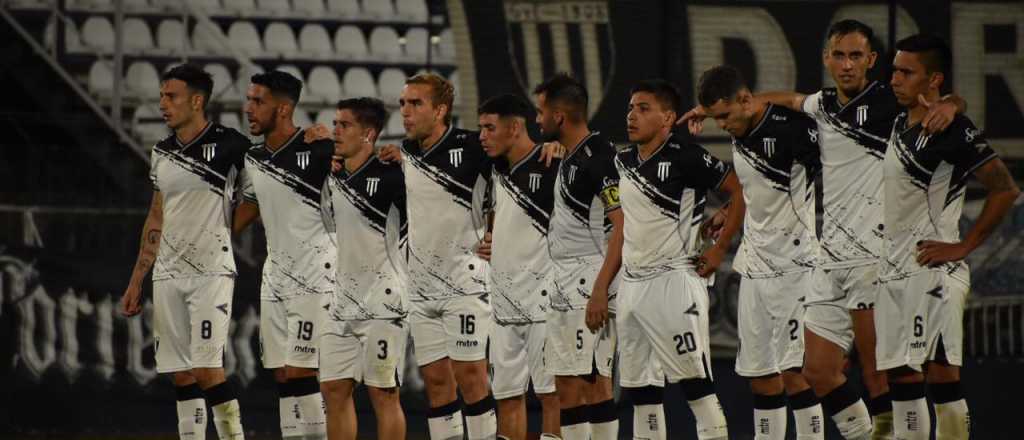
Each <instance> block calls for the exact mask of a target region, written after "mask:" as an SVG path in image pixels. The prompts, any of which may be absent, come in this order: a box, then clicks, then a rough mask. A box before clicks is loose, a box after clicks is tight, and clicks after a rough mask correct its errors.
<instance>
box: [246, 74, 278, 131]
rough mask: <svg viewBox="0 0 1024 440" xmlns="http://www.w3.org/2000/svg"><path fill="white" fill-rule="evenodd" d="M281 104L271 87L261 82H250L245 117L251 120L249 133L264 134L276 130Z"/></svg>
mask: <svg viewBox="0 0 1024 440" xmlns="http://www.w3.org/2000/svg"><path fill="white" fill-rule="evenodd" d="M278 111H279V105H278V102H277V99H276V98H274V96H273V95H272V94H271V93H270V89H268V88H267V87H266V86H263V85H260V84H250V85H249V90H248V92H246V94H245V118H246V119H248V120H249V134H251V135H254V136H263V135H264V134H266V133H270V132H271V131H274V127H275V126H276V125H277V115H278Z"/></svg>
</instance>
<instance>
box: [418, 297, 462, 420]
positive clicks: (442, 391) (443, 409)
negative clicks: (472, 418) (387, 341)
mask: <svg viewBox="0 0 1024 440" xmlns="http://www.w3.org/2000/svg"><path fill="white" fill-rule="evenodd" d="M438 303H440V301H437V300H435V301H413V302H411V303H410V305H411V313H410V315H409V324H410V327H411V330H412V341H413V345H414V346H415V350H414V351H415V353H416V363H417V364H419V367H420V375H421V377H422V378H423V387H424V390H425V391H426V393H427V405H428V408H427V425H428V428H429V430H430V438H431V440H450V439H462V437H463V432H464V430H465V429H464V427H463V424H462V403H461V402H460V401H459V400H458V395H457V394H456V388H455V373H454V372H453V371H452V365H451V360H450V359H449V358H448V348H447V341H448V335H447V334H446V333H445V329H444V323H443V322H442V320H441V314H440V312H439V311H438V307H437V305H438Z"/></svg>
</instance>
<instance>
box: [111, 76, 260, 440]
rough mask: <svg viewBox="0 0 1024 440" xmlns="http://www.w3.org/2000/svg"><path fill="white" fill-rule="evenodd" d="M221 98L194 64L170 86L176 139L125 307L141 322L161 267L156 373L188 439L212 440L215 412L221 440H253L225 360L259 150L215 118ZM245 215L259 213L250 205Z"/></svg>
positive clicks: (163, 156) (156, 157) (162, 164)
mask: <svg viewBox="0 0 1024 440" xmlns="http://www.w3.org/2000/svg"><path fill="white" fill-rule="evenodd" d="M212 91H213V79H212V78H211V77H210V74H208V73H206V72H204V71H203V70H202V69H200V68H199V67H196V66H193V65H189V64H183V65H179V66H176V67H174V68H172V69H170V70H168V71H167V72H166V73H164V75H163V77H161V81H160V112H161V113H162V114H163V117H164V121H166V122H167V126H168V127H169V128H170V129H171V130H173V131H174V134H172V135H171V136H168V137H167V138H166V139H164V140H162V141H160V142H157V144H156V145H155V146H154V147H153V151H152V156H151V157H152V159H151V160H150V166H151V170H150V179H151V180H152V182H153V201H152V204H151V205H150V207H149V214H148V215H147V216H146V222H145V225H144V226H143V228H142V246H141V249H140V250H139V256H138V259H137V261H136V263H135V268H134V269H132V276H131V281H129V283H128V288H127V289H125V292H124V295H123V296H122V298H121V313H123V314H124V315H125V316H134V315H137V314H139V312H141V311H142V281H143V280H144V279H145V277H146V274H147V273H148V272H149V270H150V268H154V270H153V305H154V309H155V317H154V321H155V322H154V324H153V333H154V334H153V339H154V346H155V347H156V365H157V367H156V369H157V371H158V372H160V373H172V375H173V380H174V386H175V390H176V393H177V396H178V403H177V408H178V434H179V435H180V436H181V438H182V439H189V440H202V439H205V438H206V423H207V422H206V420H207V416H206V405H207V404H209V405H210V407H211V408H212V409H213V417H214V425H215V426H216V428H217V433H218V435H219V436H220V438H222V439H241V438H243V437H244V433H243V432H242V424H241V413H240V412H239V409H238V401H237V400H236V396H237V392H236V391H235V390H234V389H233V387H232V386H231V385H230V384H229V383H227V382H225V379H224V368H223V357H224V344H225V342H226V340H227V336H228V325H229V324H230V322H231V297H232V293H233V290H234V280H235V275H236V273H237V272H236V271H235V260H234V255H233V254H232V246H231V222H232V218H231V217H232V216H231V211H230V207H231V206H232V203H233V202H234V200H233V194H232V190H231V189H232V188H234V187H235V184H236V182H235V180H236V176H237V175H238V173H239V172H240V171H241V170H242V166H243V165H242V163H243V157H244V155H245V151H246V150H248V149H249V146H250V145H251V143H250V142H249V139H247V138H246V137H245V136H243V135H242V134H241V133H239V132H237V131H235V130H232V129H230V128H227V127H224V126H222V125H220V124H216V123H213V122H210V121H209V120H208V119H207V118H206V114H205V111H206V105H207V103H209V100H210V94H211V93H212ZM237 209H238V210H239V211H245V210H248V211H251V210H252V206H251V205H249V204H246V203H242V204H241V205H239V207H238V208H237ZM161 342H162V343H161ZM204 398H205V399H204Z"/></svg>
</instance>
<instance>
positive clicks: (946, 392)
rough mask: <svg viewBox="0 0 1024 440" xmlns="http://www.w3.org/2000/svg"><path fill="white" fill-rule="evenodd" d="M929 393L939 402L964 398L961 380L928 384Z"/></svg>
mask: <svg viewBox="0 0 1024 440" xmlns="http://www.w3.org/2000/svg"><path fill="white" fill-rule="evenodd" d="M928 395H929V396H930V397H931V398H932V402H935V403H938V404H942V403H949V402H956V401H957V400H960V399H963V398H964V392H963V389H962V388H960V381H956V382H947V383H932V384H928Z"/></svg>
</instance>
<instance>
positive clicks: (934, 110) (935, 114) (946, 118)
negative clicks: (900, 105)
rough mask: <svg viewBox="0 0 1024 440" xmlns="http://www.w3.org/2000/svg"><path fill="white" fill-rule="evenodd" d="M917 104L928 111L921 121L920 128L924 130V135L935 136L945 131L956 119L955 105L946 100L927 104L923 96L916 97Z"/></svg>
mask: <svg viewBox="0 0 1024 440" xmlns="http://www.w3.org/2000/svg"><path fill="white" fill-rule="evenodd" d="M917 102H919V103H920V104H921V105H922V106H923V107H924V108H926V109H928V113H926V114H925V115H924V119H922V120H921V128H924V131H925V133H928V134H935V133H941V132H943V131H945V130H946V127H949V124H952V123H953V118H954V117H956V111H957V108H956V103H954V102H953V101H950V100H948V99H940V100H938V101H936V102H929V101H928V100H927V99H925V98H924V95H917Z"/></svg>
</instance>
